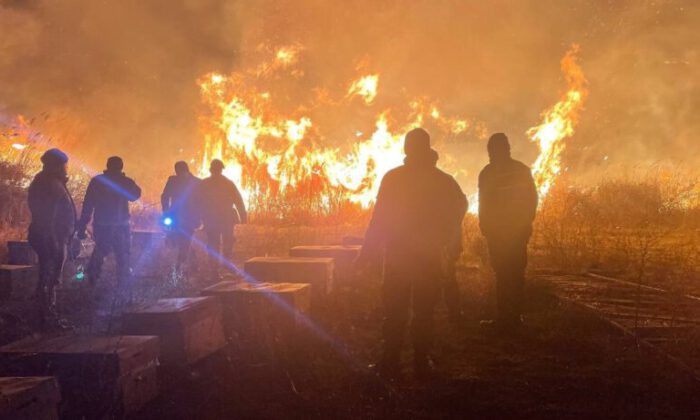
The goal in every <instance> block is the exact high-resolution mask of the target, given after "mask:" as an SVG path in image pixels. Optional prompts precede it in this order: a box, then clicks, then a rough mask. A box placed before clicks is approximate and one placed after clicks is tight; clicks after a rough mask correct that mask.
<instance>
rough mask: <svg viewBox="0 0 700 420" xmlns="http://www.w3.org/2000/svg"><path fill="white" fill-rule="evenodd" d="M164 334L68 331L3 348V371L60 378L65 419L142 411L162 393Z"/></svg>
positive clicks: (0, 359)
mask: <svg viewBox="0 0 700 420" xmlns="http://www.w3.org/2000/svg"><path fill="white" fill-rule="evenodd" d="M158 341H159V340H158V337H152V336H116V337H90V336H76V335H68V336H62V337H55V338H46V339H32V338H30V339H26V340H21V341H18V342H15V343H12V344H9V345H6V346H3V347H0V371H2V373H3V374H4V375H11V376H55V377H56V378H57V379H58V382H59V384H60V386H61V392H62V394H63V400H64V403H63V404H62V405H61V415H62V417H65V418H103V417H108V416H115V415H118V414H120V413H121V414H125V413H130V412H134V411H136V410H138V409H139V408H140V407H142V406H143V405H144V404H145V403H146V402H148V401H150V400H151V399H153V398H154V397H155V396H156V395H157V394H158V382H157V376H156V367H157V364H158V363H157V362H158V354H159V342H158Z"/></svg>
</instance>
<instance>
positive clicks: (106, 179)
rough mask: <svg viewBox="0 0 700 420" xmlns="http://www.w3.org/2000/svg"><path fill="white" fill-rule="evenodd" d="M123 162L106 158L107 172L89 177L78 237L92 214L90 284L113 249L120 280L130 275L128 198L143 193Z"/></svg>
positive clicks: (115, 158) (95, 278) (133, 197)
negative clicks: (129, 175) (93, 244)
mask: <svg viewBox="0 0 700 420" xmlns="http://www.w3.org/2000/svg"><path fill="white" fill-rule="evenodd" d="M123 168H124V162H123V161H122V159H121V158H120V157H118V156H112V157H110V158H109V159H107V169H106V170H105V171H104V173H102V174H100V175H97V176H96V177H94V178H92V179H91V180H90V183H89V184H88V187H87V190H86V191H85V199H84V200H83V210H82V213H81V216H80V221H79V222H78V237H79V238H81V239H84V238H85V236H86V229H87V225H88V224H89V223H90V220H91V219H92V218H93V213H94V221H93V223H92V234H93V238H94V240H95V249H94V251H93V253H92V256H91V257H90V263H89V264H88V268H87V274H88V280H89V281H90V284H91V285H93V286H94V285H95V284H97V281H98V279H99V277H100V275H101V272H102V263H103V262H104V259H105V257H106V256H107V255H109V254H110V253H111V252H114V256H115V260H116V265H117V278H118V280H119V284H120V285H121V286H122V287H125V286H126V285H125V284H124V283H125V282H126V281H127V280H128V278H129V275H130V271H131V270H130V268H129V248H130V235H131V232H130V230H129V202H130V201H136V200H138V199H139V198H140V197H141V188H139V186H138V185H136V183H135V182H134V180H133V179H131V178H129V177H127V176H126V175H124V173H123V172H122V169H123Z"/></svg>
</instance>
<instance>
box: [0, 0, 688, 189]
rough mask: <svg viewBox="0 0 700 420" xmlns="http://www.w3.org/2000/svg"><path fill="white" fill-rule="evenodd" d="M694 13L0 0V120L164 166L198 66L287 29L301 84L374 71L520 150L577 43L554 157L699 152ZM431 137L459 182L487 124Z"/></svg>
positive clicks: (241, 61)
mask: <svg viewBox="0 0 700 420" xmlns="http://www.w3.org/2000/svg"><path fill="white" fill-rule="evenodd" d="M698 27H700V2H697V1H693V0H685V1H681V0H678V1H640V0H629V1H615V2H610V1H603V0H588V1H558V0H531V1H505V0H500V1H490V2H484V1H419V0H416V1H398V0H393V1H392V0H384V1H377V0H373V1H369V0H350V1H345V2H329V1H321V0H297V1H291V0H287V1H272V0H268V1H255V2H253V1H247V2H246V1H223V0H200V1H196V0H147V1H143V0H142V1H137V0H119V1H117V0H112V1H95V0H64V1H60V2H59V1H51V0H35V1H31V0H28V1H20V0H15V1H4V2H0V28H2V29H0V30H1V31H2V36H1V37H0V114H1V115H2V117H0V118H4V119H8V118H11V117H12V116H14V115H16V114H23V115H27V116H29V117H31V116H35V115H49V117H48V118H47V119H46V122H45V123H44V125H45V127H44V129H45V132H46V133H47V134H49V135H54V136H57V137H61V136H66V137H71V138H72V143H71V145H70V150H71V151H73V153H74V154H77V155H79V158H80V159H81V160H82V161H84V162H86V163H87V164H89V165H91V166H93V167H94V168H95V169H100V168H101V165H102V164H103V162H104V159H105V158H106V157H107V156H109V155H113V154H121V155H123V156H124V157H125V159H126V161H127V164H126V170H127V172H130V173H132V174H134V175H137V176H146V175H154V174H158V175H161V174H163V173H166V172H168V171H170V169H171V167H172V163H173V162H174V160H177V159H186V160H189V159H191V158H195V157H197V156H198V154H199V153H200V152H201V145H202V139H201V136H200V135H199V133H198V130H197V115H198V113H199V112H200V108H201V104H200V98H199V90H198V86H197V83H196V82H197V79H198V78H199V77H201V76H202V75H204V74H206V73H208V72H212V71H218V72H221V73H229V72H232V71H235V70H237V69H238V68H239V67H240V66H243V65H245V64H246V60H248V59H249V56H250V55H252V54H254V51H256V48H259V46H260V45H270V46H273V47H274V46H278V45H290V44H300V45H303V47H304V56H305V61H304V70H305V77H304V79H303V83H306V84H308V86H306V85H304V86H301V87H300V88H302V89H303V88H305V87H314V86H326V87H334V86H343V83H346V82H347V81H348V80H352V79H353V78H354V77H356V76H357V74H358V69H367V70H368V71H372V72H377V73H379V74H380V87H379V91H380V95H382V96H383V97H384V100H385V101H391V99H392V98H394V97H395V98H396V99H397V100H399V99H401V100H403V98H405V97H406V96H408V97H419V96H428V97H430V98H434V99H435V100H437V101H439V103H440V104H441V105H442V108H443V109H444V110H445V111H446V112H449V113H451V114H456V115H461V116H465V117H469V118H473V119H475V120H477V121H481V122H483V124H484V125H485V127H486V128H487V130H489V131H491V132H495V131H503V132H506V133H508V134H509V136H510V137H511V141H512V143H513V149H514V154H515V155H516V158H520V159H522V160H523V161H525V162H526V163H531V162H532V161H533V160H534V159H535V157H536V155H537V150H536V148H535V147H534V145H532V144H530V143H529V142H528V139H527V137H526V136H525V131H526V130H527V129H528V128H529V127H531V126H533V125H536V124H538V123H539V114H540V112H542V111H543V110H544V109H546V108H547V107H549V106H551V105H552V104H553V103H554V102H556V101H557V100H558V99H559V93H560V92H561V91H562V89H563V88H564V83H563V81H562V77H561V73H560V69H559V60H560V59H561V57H562V56H563V55H564V53H565V51H566V50H567V49H568V48H569V46H570V45H571V44H572V43H577V44H580V46H581V57H580V61H581V65H582V67H583V70H584V73H585V75H586V77H587V78H588V80H589V89H590V96H589V99H588V102H587V104H586V109H585V111H584V112H583V114H582V116H581V118H580V122H579V126H578V128H577V132H576V134H575V135H574V137H573V138H571V139H569V140H567V142H568V148H567V151H566V152H565V155H564V166H565V167H568V168H569V171H570V172H571V173H574V174H576V173H579V174H585V173H587V172H589V171H590V170H599V169H601V168H604V167H605V165H638V164H640V163H643V164H645V163H653V162H657V161H663V160H669V161H672V162H683V163H686V164H688V165H695V164H697V163H698V161H700V142H698V140H697V138H698V134H700V119H698V118H697V114H698V111H700V77H699V76H698V75H699V74H700V71H698V70H699V69H698V59H699V56H698V53H699V50H698V49H699V48H700V31H698V29H697V28H698ZM445 147H447V149H446V150H450V151H458V153H457V154H456V155H455V154H453V153H451V156H450V157H451V158H452V159H453V162H452V164H451V165H450V166H454V165H455V164H456V165H457V166H459V167H460V169H461V172H460V178H461V181H462V182H463V185H464V186H465V187H466V188H469V187H471V186H473V182H474V178H475V177H476V174H477V173H478V170H479V169H480V166H481V165H483V164H484V163H485V161H486V156H485V150H484V149H485V147H484V138H483V136H475V135H469V136H465V137H462V138H456V139H452V140H451V144H450V145H447V146H445ZM443 156H444V154H443ZM606 156H607V159H606V158H605V157H606Z"/></svg>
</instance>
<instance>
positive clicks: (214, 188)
mask: <svg viewBox="0 0 700 420" xmlns="http://www.w3.org/2000/svg"><path fill="white" fill-rule="evenodd" d="M209 171H210V172H211V176H210V177H209V178H205V179H203V180H202V181H201V182H200V183H199V188H198V191H197V201H198V202H199V203H200V205H201V208H200V214H201V216H202V223H203V225H204V232H205V233H206V235H207V247H208V248H209V249H208V253H209V260H210V264H209V267H210V268H211V269H212V270H213V271H214V275H215V276H218V275H219V265H220V263H221V262H222V260H225V261H231V258H232V257H233V244H234V242H235V237H234V226H235V225H237V224H238V223H243V224H245V223H247V222H248V214H247V212H246V208H245V203H244V202H243V197H242V196H241V193H240V191H239V190H238V187H236V184H234V183H233V181H231V180H229V179H228V178H226V177H225V176H224V175H223V171H224V163H223V162H222V161H220V160H219V159H214V160H212V161H211V164H210V165H209Z"/></svg>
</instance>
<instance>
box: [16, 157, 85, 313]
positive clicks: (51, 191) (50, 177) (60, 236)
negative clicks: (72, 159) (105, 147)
mask: <svg viewBox="0 0 700 420" xmlns="http://www.w3.org/2000/svg"><path fill="white" fill-rule="evenodd" d="M41 162H42V164H43V168H42V170H41V172H39V173H38V174H36V176H35V177H34V179H33V180H32V182H31V184H30V185H29V190H28V194H27V195H28V202H29V211H30V212H31V215H32V221H31V224H30V225H29V234H28V239H29V243H30V244H31V246H32V248H33V249H34V251H35V252H36V253H37V256H38V257H39V283H38V285H37V289H36V291H35V293H34V296H35V299H36V300H37V303H38V305H39V309H40V315H41V316H40V319H41V322H42V324H43V326H46V323H47V322H50V321H52V320H53V321H56V320H57V319H58V318H57V316H56V312H55V305H56V294H55V287H56V285H57V284H58V283H59V281H60V278H61V274H62V271H63V263H64V262H65V259H66V249H67V247H68V245H69V241H70V240H71V238H72V237H73V234H74V233H75V221H76V212H75V205H74V204H73V198H72V197H71V195H70V192H68V189H67V188H66V182H67V180H68V176H67V172H66V165H67V163H68V156H66V154H65V153H63V152H62V151H60V150H58V149H50V150H48V151H46V153H44V154H43V155H42V156H41Z"/></svg>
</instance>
